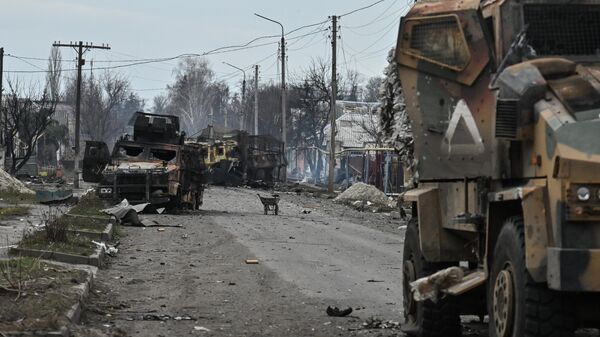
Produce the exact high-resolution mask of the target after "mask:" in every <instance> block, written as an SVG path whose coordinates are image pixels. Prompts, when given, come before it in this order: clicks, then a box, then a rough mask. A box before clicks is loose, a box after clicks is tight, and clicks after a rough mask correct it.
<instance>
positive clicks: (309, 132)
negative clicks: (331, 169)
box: [290, 58, 343, 180]
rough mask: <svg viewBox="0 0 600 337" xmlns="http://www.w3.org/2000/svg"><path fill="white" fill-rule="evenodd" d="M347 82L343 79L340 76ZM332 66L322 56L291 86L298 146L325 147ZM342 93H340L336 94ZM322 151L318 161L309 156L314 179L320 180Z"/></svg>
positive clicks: (295, 138)
mask: <svg viewBox="0 0 600 337" xmlns="http://www.w3.org/2000/svg"><path fill="white" fill-rule="evenodd" d="M340 82H342V83H343V79H340ZM330 84H331V67H330V65H329V63H328V62H326V61H325V60H323V59H321V58H317V59H313V61H312V63H311V64H310V66H309V67H308V68H307V69H306V70H305V71H304V72H303V74H302V77H301V78H300V79H299V80H298V81H296V83H293V84H292V86H291V91H292V93H291V95H290V106H291V107H292V108H293V109H294V112H295V114H294V116H293V120H294V123H295V125H294V130H293V131H294V132H293V133H292V134H291V136H292V139H291V140H292V141H293V142H294V144H295V145H296V146H297V147H312V148H319V149H324V148H325V146H324V140H325V128H326V126H327V125H329V116H330V113H331V85H330ZM336 94H337V95H338V96H339V95H340V92H339V91H338V93H336ZM322 155H323V154H322V152H321V151H318V155H317V160H316V161H315V160H314V158H312V157H311V156H307V157H306V159H307V162H308V164H309V166H310V169H311V172H313V175H314V178H315V179H316V180H318V179H319V177H320V174H321V170H322V169H323V167H322V165H323V164H322Z"/></svg>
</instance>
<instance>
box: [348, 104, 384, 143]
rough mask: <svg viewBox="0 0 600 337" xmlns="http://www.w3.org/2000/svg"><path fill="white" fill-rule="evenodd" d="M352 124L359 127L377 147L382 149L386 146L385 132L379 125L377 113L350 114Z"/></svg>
mask: <svg viewBox="0 0 600 337" xmlns="http://www.w3.org/2000/svg"><path fill="white" fill-rule="evenodd" d="M350 116H351V119H350V122H351V123H352V124H353V125H356V126H358V127H359V128H360V129H361V130H362V131H363V132H364V133H365V134H366V137H365V138H367V139H365V140H369V141H370V142H373V145H375V147H381V146H383V144H384V136H383V131H382V130H381V124H380V123H379V116H378V115H377V114H376V113H372V112H370V111H369V112H367V113H366V114H350Z"/></svg>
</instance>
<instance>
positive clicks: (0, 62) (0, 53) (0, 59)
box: [0, 48, 8, 167]
mask: <svg viewBox="0 0 600 337" xmlns="http://www.w3.org/2000/svg"><path fill="white" fill-rule="evenodd" d="M3 74H4V48H0V114H2V117H4V134H3V136H4V139H2V141H3V142H4V146H6V144H8V117H7V116H6V113H3V111H4V110H3V109H2V83H3V81H4V78H3V77H2V75H3ZM0 118H1V117H0ZM5 149H6V150H5V151H6V152H5V155H6V154H7V153H8V147H6V148H5ZM0 166H1V167H4V163H0Z"/></svg>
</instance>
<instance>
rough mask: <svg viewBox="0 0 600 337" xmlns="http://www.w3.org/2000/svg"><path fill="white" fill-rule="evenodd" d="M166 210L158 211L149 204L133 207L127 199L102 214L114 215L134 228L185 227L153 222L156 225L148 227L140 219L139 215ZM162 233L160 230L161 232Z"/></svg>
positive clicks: (160, 212) (122, 222) (160, 210)
mask: <svg viewBox="0 0 600 337" xmlns="http://www.w3.org/2000/svg"><path fill="white" fill-rule="evenodd" d="M164 210H165V209H164V208H159V209H156V208H155V207H154V206H152V205H151V204H149V203H144V204H139V205H131V204H130V203H129V201H127V199H123V201H121V202H120V203H118V204H117V205H115V206H113V207H110V208H106V209H103V210H101V212H103V213H106V214H108V215H112V216H114V217H115V218H117V220H119V222H120V223H121V224H123V225H129V226H134V227H183V226H181V225H160V224H159V223H158V222H156V221H153V222H154V223H155V225H146V224H144V222H143V221H142V219H140V217H139V216H138V214H141V213H143V214H162V212H163V211H164ZM159 231H160V230H159Z"/></svg>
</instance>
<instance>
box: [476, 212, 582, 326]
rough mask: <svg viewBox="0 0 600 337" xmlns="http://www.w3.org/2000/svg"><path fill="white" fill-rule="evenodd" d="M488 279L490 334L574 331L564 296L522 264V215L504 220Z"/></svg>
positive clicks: (572, 320)
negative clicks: (533, 276) (534, 277)
mask: <svg viewBox="0 0 600 337" xmlns="http://www.w3.org/2000/svg"><path fill="white" fill-rule="evenodd" d="M492 259H493V260H492V262H491V272H490V277H489V280H488V291H487V292H488V313H489V317H490V323H489V334H490V337H568V336H573V333H574V319H573V317H572V316H571V314H569V310H571V311H572V308H571V309H569V307H568V304H567V297H566V295H565V294H562V293H560V292H557V291H553V290H550V289H548V287H547V285H546V284H540V283H535V282H534V281H533V279H532V278H531V276H530V275H529V273H528V272H527V268H526V266H525V238H524V234H523V218H522V217H512V218H509V219H507V220H506V221H505V222H504V225H503V227H502V229H501V231H500V234H499V235H498V240H497V241H496V247H495V249H494V255H493V257H492Z"/></svg>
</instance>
